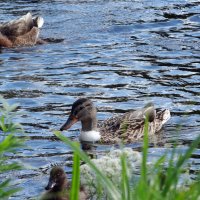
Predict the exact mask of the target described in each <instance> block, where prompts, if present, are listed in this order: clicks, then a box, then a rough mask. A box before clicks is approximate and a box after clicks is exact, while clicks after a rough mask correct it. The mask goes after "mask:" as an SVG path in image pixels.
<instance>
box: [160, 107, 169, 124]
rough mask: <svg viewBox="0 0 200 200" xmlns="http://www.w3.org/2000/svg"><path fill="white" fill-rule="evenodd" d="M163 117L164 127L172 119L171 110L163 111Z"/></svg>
mask: <svg viewBox="0 0 200 200" xmlns="http://www.w3.org/2000/svg"><path fill="white" fill-rule="evenodd" d="M161 117H162V120H161V121H162V125H164V124H165V123H166V122H167V121H168V120H169V119H170V118H171V114H170V111H169V109H164V110H162V113H161Z"/></svg>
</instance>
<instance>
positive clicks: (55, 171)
mask: <svg viewBox="0 0 200 200" xmlns="http://www.w3.org/2000/svg"><path fill="white" fill-rule="evenodd" d="M70 187H71V186H70V183H69V182H68V181H67V176H66V174H65V172H64V170H63V169H62V168H61V167H58V166H56V167H53V168H52V169H51V172H50V177H49V182H48V185H47V186H46V187H45V189H46V190H48V191H47V192H46V193H45V194H44V195H43V196H42V198H41V200H70V199H73V198H70ZM86 199H87V192H86V191H85V189H84V188H83V187H82V186H81V187H80V192H79V200H86Z"/></svg>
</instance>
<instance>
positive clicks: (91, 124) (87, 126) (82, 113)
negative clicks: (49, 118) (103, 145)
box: [60, 98, 100, 142]
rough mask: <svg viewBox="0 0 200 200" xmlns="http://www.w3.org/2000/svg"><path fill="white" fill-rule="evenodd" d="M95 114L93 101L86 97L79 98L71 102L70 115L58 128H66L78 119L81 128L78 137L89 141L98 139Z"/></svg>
mask: <svg viewBox="0 0 200 200" xmlns="http://www.w3.org/2000/svg"><path fill="white" fill-rule="evenodd" d="M96 114H97V110H96V107H95V106H94V104H93V102H92V101H91V100H89V99H87V98H80V99H78V100H77V101H75V102H74V103H73V105H72V109H71V112H70V115H69V117H68V119H67V121H66V123H65V124H64V125H63V126H62V127H61V128H60V130H61V131H63V130H68V129H69V128H70V127H71V126H72V125H73V124H75V123H76V122H78V121H80V122H81V124H82V130H81V134H80V137H79V139H80V140H81V141H90V142H94V141H98V140H99V139H100V134H99V132H98V129H97V119H96Z"/></svg>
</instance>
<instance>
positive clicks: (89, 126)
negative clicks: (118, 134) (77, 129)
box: [81, 117, 97, 132]
mask: <svg viewBox="0 0 200 200" xmlns="http://www.w3.org/2000/svg"><path fill="white" fill-rule="evenodd" d="M81 124H82V131H84V132H87V131H97V119H96V117H93V118H87V119H86V120H82V121H81Z"/></svg>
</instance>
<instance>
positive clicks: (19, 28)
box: [0, 13, 46, 48]
mask: <svg viewBox="0 0 200 200" xmlns="http://www.w3.org/2000/svg"><path fill="white" fill-rule="evenodd" d="M43 23H44V19H43V18H42V17H40V16H37V17H34V18H33V17H32V15H31V13H27V14H26V15H24V16H22V17H21V18H19V19H16V20H12V21H10V22H6V23H2V24H0V47H8V48H9V47H17V46H32V45H35V44H37V43H39V44H42V43H46V42H45V41H43V40H41V39H40V38H39V33H40V28H41V27H42V26H43Z"/></svg>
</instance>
